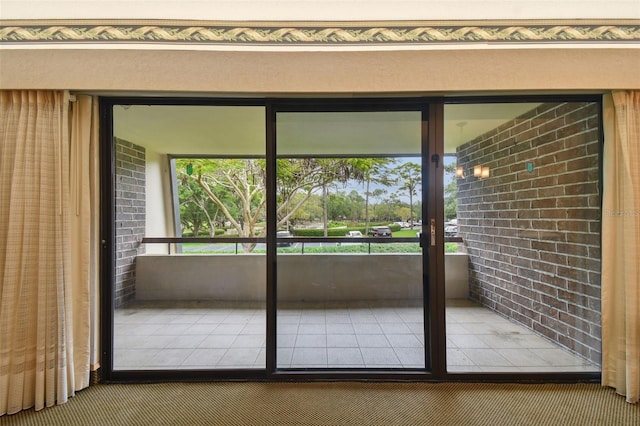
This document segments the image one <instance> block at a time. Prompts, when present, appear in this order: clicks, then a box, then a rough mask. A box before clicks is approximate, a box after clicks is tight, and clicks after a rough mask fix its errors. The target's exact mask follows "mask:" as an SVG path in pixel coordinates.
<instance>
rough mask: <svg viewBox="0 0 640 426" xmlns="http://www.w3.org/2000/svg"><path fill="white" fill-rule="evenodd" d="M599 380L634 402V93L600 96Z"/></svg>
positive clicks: (638, 139) (637, 154)
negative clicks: (600, 373)
mask: <svg viewBox="0 0 640 426" xmlns="http://www.w3.org/2000/svg"><path fill="white" fill-rule="evenodd" d="M604 132H605V145H604V163H603V169H604V173H603V176H604V182H603V183H604V188H603V216H602V384H603V385H605V386H610V387H613V388H615V389H616V391H617V392H618V393H620V394H622V395H625V396H626V399H627V401H628V402H631V403H637V402H639V400H640V266H639V263H640V262H639V259H640V170H639V167H640V91H616V92H613V93H612V94H611V95H608V96H606V97H605V100H604Z"/></svg>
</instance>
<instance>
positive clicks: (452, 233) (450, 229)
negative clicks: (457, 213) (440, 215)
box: [444, 225, 458, 237]
mask: <svg viewBox="0 0 640 426" xmlns="http://www.w3.org/2000/svg"><path fill="white" fill-rule="evenodd" d="M444 236H445V237H457V236H458V227H457V226H456V225H448V226H445V227H444Z"/></svg>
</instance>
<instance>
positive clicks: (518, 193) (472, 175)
mask: <svg viewBox="0 0 640 426" xmlns="http://www.w3.org/2000/svg"><path fill="white" fill-rule="evenodd" d="M599 114H600V113H599V105H598V103H596V102H536V103H491V104H482V103H477V104H452V105H446V106H445V109H444V123H445V125H444V126H445V127H444V129H445V141H446V145H445V162H444V163H445V173H446V175H445V202H444V206H445V210H444V215H445V220H446V222H445V227H444V231H445V236H446V238H447V242H446V243H445V250H446V254H445V288H446V333H447V370H448V371H449V372H451V373H569V372H574V373H585V372H597V371H599V370H600V359H601V349H600V346H601V336H600V222H599V218H600V216H601V211H600V190H599V185H600V183H599V180H600V170H599V164H600V160H599V156H600V146H601V140H600V132H601V129H600V127H599V126H600V125H599V123H600V116H599Z"/></svg>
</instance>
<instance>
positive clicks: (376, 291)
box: [136, 254, 469, 302]
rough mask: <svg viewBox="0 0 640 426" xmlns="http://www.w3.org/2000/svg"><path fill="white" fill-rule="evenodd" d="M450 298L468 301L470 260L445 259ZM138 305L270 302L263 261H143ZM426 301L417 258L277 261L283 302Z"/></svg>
mask: <svg viewBox="0 0 640 426" xmlns="http://www.w3.org/2000/svg"><path fill="white" fill-rule="evenodd" d="M445 276H446V277H447V278H446V283H445V285H446V294H447V298H457V299H460V298H467V296H468V293H469V290H468V287H469V280H468V266H467V255H466V254H447V255H446V256H445ZM136 278H137V281H136V299H137V300H139V301H167V300H180V301H186V300H216V301H257V302H262V301H264V300H265V293H266V291H265V290H266V257H265V256H264V255H159V254H147V255H142V256H138V259H137V271H136ZM420 298H422V257H421V256H419V255H416V254H370V255H353V254H345V255H340V254H306V255H295V254H294V255H280V256H278V300H279V301H286V302H296V301H305V302H325V301H357V300H403V299H420Z"/></svg>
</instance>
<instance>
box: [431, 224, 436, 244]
mask: <svg viewBox="0 0 640 426" xmlns="http://www.w3.org/2000/svg"><path fill="white" fill-rule="evenodd" d="M431 245H432V246H435V245H436V220H435V219H431Z"/></svg>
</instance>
